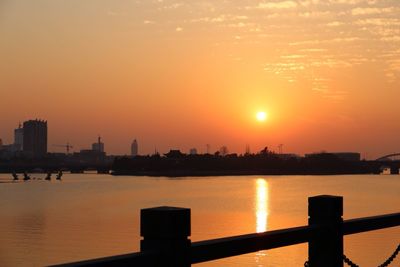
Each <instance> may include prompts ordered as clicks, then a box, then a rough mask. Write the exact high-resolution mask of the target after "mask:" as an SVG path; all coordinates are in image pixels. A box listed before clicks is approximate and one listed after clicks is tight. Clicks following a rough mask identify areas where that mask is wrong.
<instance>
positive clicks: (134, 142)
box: [131, 139, 139, 157]
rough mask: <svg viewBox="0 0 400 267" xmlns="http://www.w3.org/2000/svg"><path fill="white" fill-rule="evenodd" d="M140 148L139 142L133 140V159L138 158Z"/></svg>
mask: <svg viewBox="0 0 400 267" xmlns="http://www.w3.org/2000/svg"><path fill="white" fill-rule="evenodd" d="M138 152H139V147H138V142H137V141H136V139H135V140H133V142H132V145H131V155H132V157H136V156H137V155H139V153H138Z"/></svg>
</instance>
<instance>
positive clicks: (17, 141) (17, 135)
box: [14, 124, 24, 151]
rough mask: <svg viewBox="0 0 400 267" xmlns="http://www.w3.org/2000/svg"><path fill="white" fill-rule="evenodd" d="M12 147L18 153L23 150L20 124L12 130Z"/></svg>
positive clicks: (22, 129)
mask: <svg viewBox="0 0 400 267" xmlns="http://www.w3.org/2000/svg"><path fill="white" fill-rule="evenodd" d="M14 145H15V147H16V148H17V150H18V151H22V150H23V149H24V128H22V127H21V124H19V127H18V128H17V129H15V130H14Z"/></svg>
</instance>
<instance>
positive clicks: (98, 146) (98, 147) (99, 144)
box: [92, 136, 104, 152]
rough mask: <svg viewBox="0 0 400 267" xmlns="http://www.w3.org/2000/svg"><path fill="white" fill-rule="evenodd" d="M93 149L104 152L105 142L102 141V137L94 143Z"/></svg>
mask: <svg viewBox="0 0 400 267" xmlns="http://www.w3.org/2000/svg"><path fill="white" fill-rule="evenodd" d="M92 150H94V151H98V152H104V143H103V142H101V137H100V136H99V138H98V139H97V143H93V144H92Z"/></svg>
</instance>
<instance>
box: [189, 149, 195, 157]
mask: <svg viewBox="0 0 400 267" xmlns="http://www.w3.org/2000/svg"><path fill="white" fill-rule="evenodd" d="M189 154H190V155H197V149H196V148H191V149H190V150H189Z"/></svg>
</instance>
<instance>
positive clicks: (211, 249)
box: [52, 213, 400, 267]
mask: <svg viewBox="0 0 400 267" xmlns="http://www.w3.org/2000/svg"><path fill="white" fill-rule="evenodd" d="M395 226H400V213H393V214H386V215H379V216H373V217H364V218H358V219H350V220H345V221H344V222H343V228H342V229H343V235H351V234H357V233H362V232H368V231H373V230H380V229H384V228H390V227H395ZM321 227H322V226H301V227H294V228H287V229H281V230H274V231H268V232H263V233H254V234H247V235H239V236H232V237H226V238H218V239H212V240H205V241H199V242H193V243H192V244H191V247H190V259H191V264H195V263H201V262H206V261H212V260H218V259H222V258H227V257H232V256H238V255H242V254H247V253H253V252H257V251H260V250H268V249H274V248H279V247H285V246H291V245H297V244H301V243H307V242H309V241H310V240H311V239H312V238H313V237H314V236H316V235H318V233H319V231H320V230H322V228H321ZM158 254H159V253H157V251H145V252H137V253H132V254H125V255H119V256H112V257H106V258H100V259H93V260H86V261H80V262H75V263H67V264H60V265H53V266H52V267H81V266H87V267H90V266H93V267H94V266H96V267H103V266H111V267H119V266H127V265H133V266H137V267H142V266H143V267H144V266H146V267H147V266H156V265H157V264H158V263H157V262H158V260H157V259H158Z"/></svg>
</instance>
